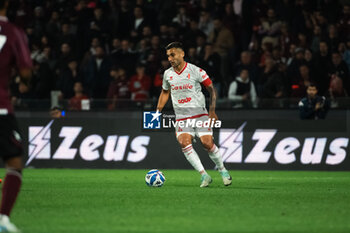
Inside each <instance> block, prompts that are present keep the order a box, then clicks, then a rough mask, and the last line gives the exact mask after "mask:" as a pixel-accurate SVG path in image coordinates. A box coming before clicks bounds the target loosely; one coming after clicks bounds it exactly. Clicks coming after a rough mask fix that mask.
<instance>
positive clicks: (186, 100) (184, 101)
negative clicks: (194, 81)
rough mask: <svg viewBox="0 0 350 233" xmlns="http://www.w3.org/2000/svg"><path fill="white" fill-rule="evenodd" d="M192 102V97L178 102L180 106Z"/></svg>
mask: <svg viewBox="0 0 350 233" xmlns="http://www.w3.org/2000/svg"><path fill="white" fill-rule="evenodd" d="M191 100H192V98H191V97H186V98H184V99H179V100H178V101H177V102H179V104H184V103H188V102H190V101H191Z"/></svg>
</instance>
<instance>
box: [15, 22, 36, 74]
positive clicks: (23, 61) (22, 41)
mask: <svg viewBox="0 0 350 233" xmlns="http://www.w3.org/2000/svg"><path fill="white" fill-rule="evenodd" d="M14 33H15V41H14V45H13V52H14V55H15V58H16V65H17V68H18V69H26V68H32V66H33V63H32V59H31V57H30V51H29V48H28V40H27V36H26V35H25V34H24V32H23V31H21V30H19V29H17V28H16V29H15V30H14Z"/></svg>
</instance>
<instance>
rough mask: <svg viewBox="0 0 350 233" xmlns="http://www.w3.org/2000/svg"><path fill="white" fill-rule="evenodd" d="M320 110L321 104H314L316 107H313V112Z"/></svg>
mask: <svg viewBox="0 0 350 233" xmlns="http://www.w3.org/2000/svg"><path fill="white" fill-rule="evenodd" d="M320 108H322V105H321V103H320V102H318V103H316V105H315V110H316V111H317V110H319V109H320Z"/></svg>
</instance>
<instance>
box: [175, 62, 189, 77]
mask: <svg viewBox="0 0 350 233" xmlns="http://www.w3.org/2000/svg"><path fill="white" fill-rule="evenodd" d="M186 67H187V62H186V64H185V65H184V67H183V68H182V70H181V71H180V72H177V71H176V70H175V69H174V68H173V69H174V71H175V73H177V74H178V75H180V74H182V72H184V70H185V69H186Z"/></svg>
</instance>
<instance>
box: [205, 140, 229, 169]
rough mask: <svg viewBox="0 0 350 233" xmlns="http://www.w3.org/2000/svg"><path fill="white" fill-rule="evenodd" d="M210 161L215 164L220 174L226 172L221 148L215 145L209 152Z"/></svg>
mask: <svg viewBox="0 0 350 233" xmlns="http://www.w3.org/2000/svg"><path fill="white" fill-rule="evenodd" d="M208 154H209V157H210V159H211V160H212V161H213V162H214V163H215V165H216V167H217V168H218V170H219V171H220V172H222V171H226V168H225V166H224V163H223V161H222V156H221V154H220V150H219V148H217V146H216V145H215V144H214V145H213V147H212V148H211V149H210V150H209V151H208Z"/></svg>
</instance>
